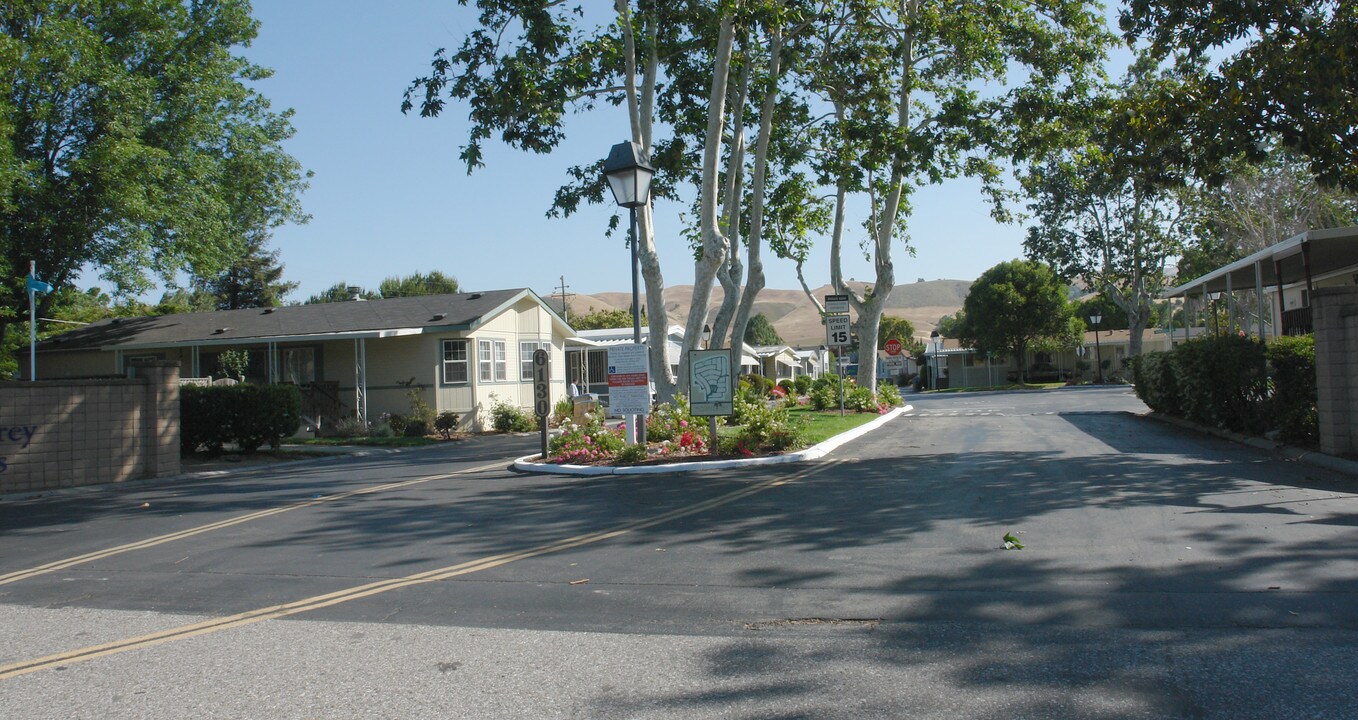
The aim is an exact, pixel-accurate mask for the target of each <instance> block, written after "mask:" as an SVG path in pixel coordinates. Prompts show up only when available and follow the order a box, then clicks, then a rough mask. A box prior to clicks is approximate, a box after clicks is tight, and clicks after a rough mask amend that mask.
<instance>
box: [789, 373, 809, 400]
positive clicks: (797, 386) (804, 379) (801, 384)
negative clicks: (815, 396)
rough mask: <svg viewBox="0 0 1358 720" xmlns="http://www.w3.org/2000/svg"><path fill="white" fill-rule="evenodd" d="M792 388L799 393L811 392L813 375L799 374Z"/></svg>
mask: <svg viewBox="0 0 1358 720" xmlns="http://www.w3.org/2000/svg"><path fill="white" fill-rule="evenodd" d="M792 389H793V390H795V391H796V392H797V394H798V395H805V394H807V393H809V392H811V376H810V375H798V376H797V377H796V379H794V380H793V381H792Z"/></svg>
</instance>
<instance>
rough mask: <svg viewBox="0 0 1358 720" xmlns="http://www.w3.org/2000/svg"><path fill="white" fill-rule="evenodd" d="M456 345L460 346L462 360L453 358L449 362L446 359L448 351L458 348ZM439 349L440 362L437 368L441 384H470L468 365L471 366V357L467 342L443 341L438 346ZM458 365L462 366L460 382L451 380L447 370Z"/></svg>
mask: <svg viewBox="0 0 1358 720" xmlns="http://www.w3.org/2000/svg"><path fill="white" fill-rule="evenodd" d="M458 345H460V346H461V347H462V359H461V360H458V359H456V358H454V359H451V360H450V359H449V358H448V351H449V349H450V348H452V347H454V346H458ZM439 349H440V350H441V357H442V361H441V363H440V366H439V367H440V377H441V378H442V380H443V384H444V385H466V384H467V383H468V382H470V381H471V368H470V367H469V365H470V364H471V357H470V356H469V355H470V350H469V349H468V348H467V341H466V340H444V341H443V342H442V344H441V345H440V346H439ZM458 365H461V366H462V379H461V380H456V379H451V378H450V377H449V370H450V369H452V368H454V367H456V366H458Z"/></svg>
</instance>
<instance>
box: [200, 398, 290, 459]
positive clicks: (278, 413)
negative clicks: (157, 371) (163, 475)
mask: <svg viewBox="0 0 1358 720" xmlns="http://www.w3.org/2000/svg"><path fill="white" fill-rule="evenodd" d="M301 413H302V394H301V392H300V391H299V390H298V389H297V387H296V386H295V385H210V386H206V387H198V386H192V385H186V386H184V387H181V388H180V389H179V416H180V448H181V450H182V451H183V452H185V453H191V452H194V451H196V450H198V448H200V447H201V448H205V449H206V450H207V451H208V452H209V453H211V454H214V455H215V454H217V453H220V452H221V451H222V446H223V445H225V444H226V443H236V444H237V445H238V446H239V447H240V449H241V451H242V452H254V451H255V450H257V449H259V447H260V446H261V445H263V444H265V443H268V444H269V445H271V446H273V447H277V446H278V444H279V441H280V440H282V439H283V438H284V437H286V436H288V435H291V434H293V433H295V432H297V428H298V427H300V426H301V424H302V417H301Z"/></svg>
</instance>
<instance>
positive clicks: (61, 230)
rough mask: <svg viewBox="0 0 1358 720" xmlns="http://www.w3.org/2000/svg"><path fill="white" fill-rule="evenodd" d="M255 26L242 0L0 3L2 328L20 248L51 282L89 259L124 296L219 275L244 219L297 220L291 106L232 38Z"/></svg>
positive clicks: (21, 259) (15, 285) (12, 307)
mask: <svg viewBox="0 0 1358 720" xmlns="http://www.w3.org/2000/svg"><path fill="white" fill-rule="evenodd" d="M257 29H258V23H257V22H256V21H255V20H254V19H253V18H252V17H251V16H250V6H249V3H248V2H246V1H245V0H214V1H211V2H194V3H185V2H182V1H180V0H129V1H127V2H116V3H109V2H99V1H97V0H70V1H68V2H60V3H58V2H42V1H38V0H35V1H32V2H18V3H7V4H5V5H4V9H3V10H0V77H3V78H4V79H5V81H6V83H5V85H6V87H8V88H9V89H8V90H5V91H0V258H3V259H0V270H3V271H5V273H6V275H5V279H4V282H3V283H0V313H3V315H2V316H0V328H5V327H7V325H8V323H9V322H12V320H13V318H15V317H16V316H17V315H18V314H19V313H20V312H21V308H22V306H23V304H24V292H23V279H22V273H24V272H26V271H27V269H28V263H29V261H30V260H33V261H36V262H37V265H38V270H39V272H40V273H41V274H42V275H43V277H44V278H45V279H47V280H48V281H50V282H52V283H53V284H55V285H57V286H58V287H61V286H66V285H69V284H70V283H71V281H72V280H73V279H74V278H75V276H76V274H77V273H79V272H80V271H81V270H82V269H83V268H87V267H88V268H96V269H98V270H99V272H100V273H101V275H102V277H103V278H104V279H106V280H107V281H108V282H109V283H110V289H111V291H112V292H113V294H114V295H119V296H126V295H130V294H134V293H137V292H141V291H144V290H146V289H148V288H149V287H150V284H151V280H152V279H153V278H157V277H158V278H161V279H164V280H171V279H173V277H174V276H175V275H176V274H177V273H179V272H184V271H187V272H188V273H189V274H190V275H192V276H197V277H210V276H212V275H215V274H216V273H217V272H219V271H220V270H222V269H223V268H225V267H226V266H227V264H228V262H229V260H230V259H231V258H232V257H235V256H238V255H239V253H240V251H241V249H242V247H243V244H244V243H243V241H244V239H245V238H246V237H247V236H248V235H249V234H251V233H261V232H267V230H268V228H271V227H275V226H277V225H278V224H281V223H283V222H287V221H304V220H305V215H304V214H303V213H302V212H301V209H300V205H299V196H300V194H301V192H302V191H303V190H304V189H305V187H306V179H305V178H306V175H305V173H304V172H303V171H302V168H301V167H300V165H299V164H298V163H297V161H296V160H295V159H293V158H292V157H291V156H290V155H288V154H287V153H286V152H285V151H284V150H283V147H282V143H283V141H285V140H287V139H288V138H289V137H291V136H292V134H293V128H292V124H291V122H290V116H291V113H290V111H289V112H282V113H279V112H275V111H273V110H272V109H271V108H270V104H269V101H268V100H267V99H266V98H265V97H264V96H263V95H261V94H260V93H259V92H258V91H257V90H256V89H255V87H256V86H257V84H258V83H259V82H260V81H261V80H264V79H265V78H267V77H268V76H269V74H270V73H269V71H268V70H266V69H265V68H262V67H259V66H257V65H255V64H253V63H251V62H249V61H247V60H245V59H244V58H243V57H242V56H240V55H238V54H237V51H238V49H239V48H240V47H242V46H244V45H246V44H248V43H249V42H250V41H251V40H252V39H253V38H254V37H255V34H256V32H257ZM50 303H51V300H50V299H48V298H44V299H43V303H42V305H41V306H40V311H41V310H42V309H45V308H47V307H49V306H50Z"/></svg>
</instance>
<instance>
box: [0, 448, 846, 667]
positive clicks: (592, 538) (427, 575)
mask: <svg viewBox="0 0 1358 720" xmlns="http://www.w3.org/2000/svg"><path fill="white" fill-rule="evenodd" d="M828 465H829V463H827V464H824V465H816V466H812V467H810V468H807V469H804V470H801V471H799V472H797V473H794V474H792V475H788V476H786V477H782V478H776V479H773V480H765V481H763V482H760V483H755V484H754V485H750V486H748V487H744V488H741V489H739V490H735V491H732V492H729V493H726V494H725V495H718V496H717V497H715V498H711V499H709V500H704V501H703V502H700V503H697V504H694V505H688V506H685V507H682V508H678V509H676V510H671V511H669V512H667V513H662V514H660V515H656V516H655V517H651V518H646V519H644V520H635V521H632V522H629V523H624V524H622V525H619V526H617V527H615V528H612V529H609V530H600V531H596V532H592V533H585V534H583V535H576V536H574V537H569V538H565V539H562V540H557V541H555V542H551V543H547V544H544V545H538V546H537V547H533V548H528V549H526V550H519V551H516V552H510V553H501V554H499V555H490V556H487V557H483V558H478V559H476V560H469V561H467V562H463V563H458V564H456V565H449V566H447V567H442V568H437V569H434V570H427V571H425V572H422V573H416V574H414V575H408V576H406V577H400V578H389V579H386V580H379V581H377V582H371V583H366V584H364V585H358V586H355V587H351V588H346V589H343V590H337V591H335V592H330V593H326V594H324V595H316V596H313V597H309V598H305V599H302V600H295V601H293V602H290V603H284V604H282V605H272V606H270V607H264V608H259V609H257V610H250V611H247V612H243V613H239V614H236V615H228V616H226V617H220V618H212V619H209V620H204V621H202V622H197V623H193V624H190V625H182V626H180V627H176V628H170V629H168V630H162V631H160V632H155V633H150V634H147V635H141V636H138V637H131V638H123V639H121V640H114V641H112V642H108V643H104V644H101V645H93V646H91V647H87V648H80V649H78V650H70V651H67V652H63V653H57V654H55V655H48V656H46V657H41V658H37V659H34V660H24V661H20V662H17V663H12V664H10V665H4V666H0V680H7V679H9V678H12V677H18V676H20V675H27V674H29V673H33V672H38V671H39V670H47V669H51V668H54V667H57V666H62V665H69V664H72V663H77V662H84V661H86V660H93V659H95V658H100V657H104V656H107V655H115V654H118V653H122V652H127V651H129V650H139V649H142V648H149V647H153V646H156V645H162V644H165V643H169V642H174V641H176V640H184V639H187V638H191V637H197V636H199V635H207V634H210V633H215V632H221V631H223V630H230V629H232V628H237V627H243V626H245V625H252V624H254V623H258V622H263V621H265V620H273V619H277V618H282V617H288V616H289V615H297V614H300V613H304V612H310V611H312V610H319V609H321V608H326V607H330V606H332V605H339V604H341V603H345V602H349V601H351V600H358V599H361V598H366V597H371V596H373V595H378V594H381V593H385V592H390V591H392V590H399V589H401V588H407V587H412V586H415V585H423V584H427V583H432V582H439V581H442V580H448V579H451V578H455V577H458V576H460V575H467V574H470V573H474V572H480V571H482V570H490V569H492V568H497V567H500V566H502V565H508V564H509V563H512V562H518V561H519V560H527V559H529V558H534V557H538V556H540V555H546V554H549V553H555V552H561V551H564V550H571V549H573V548H577V547H581V546H583V545H590V544H593V543H597V542H602V541H604V540H610V539H613V538H616V537H620V536H622V535H626V534H628V533H631V532H636V531H637V530H643V529H646V528H649V527H654V526H656V525H660V524H662V523H666V522H669V521H671V520H677V519H679V518H682V517H687V516H689V515H696V514H698V513H700V512H704V511H706V510H711V509H713V508H716V507H720V506H722V505H728V504H730V503H733V502H735V501H737V500H740V499H743V498H745V497H748V496H750V495H754V494H756V493H760V492H763V491H765V490H768V489H770V488H775V487H778V486H780V485H786V484H788V483H791V482H793V481H795V480H800V479H801V478H804V477H806V476H807V475H810V474H811V473H812V472H815V471H817V470H820V469H823V468H825V467H827V466H828Z"/></svg>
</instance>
